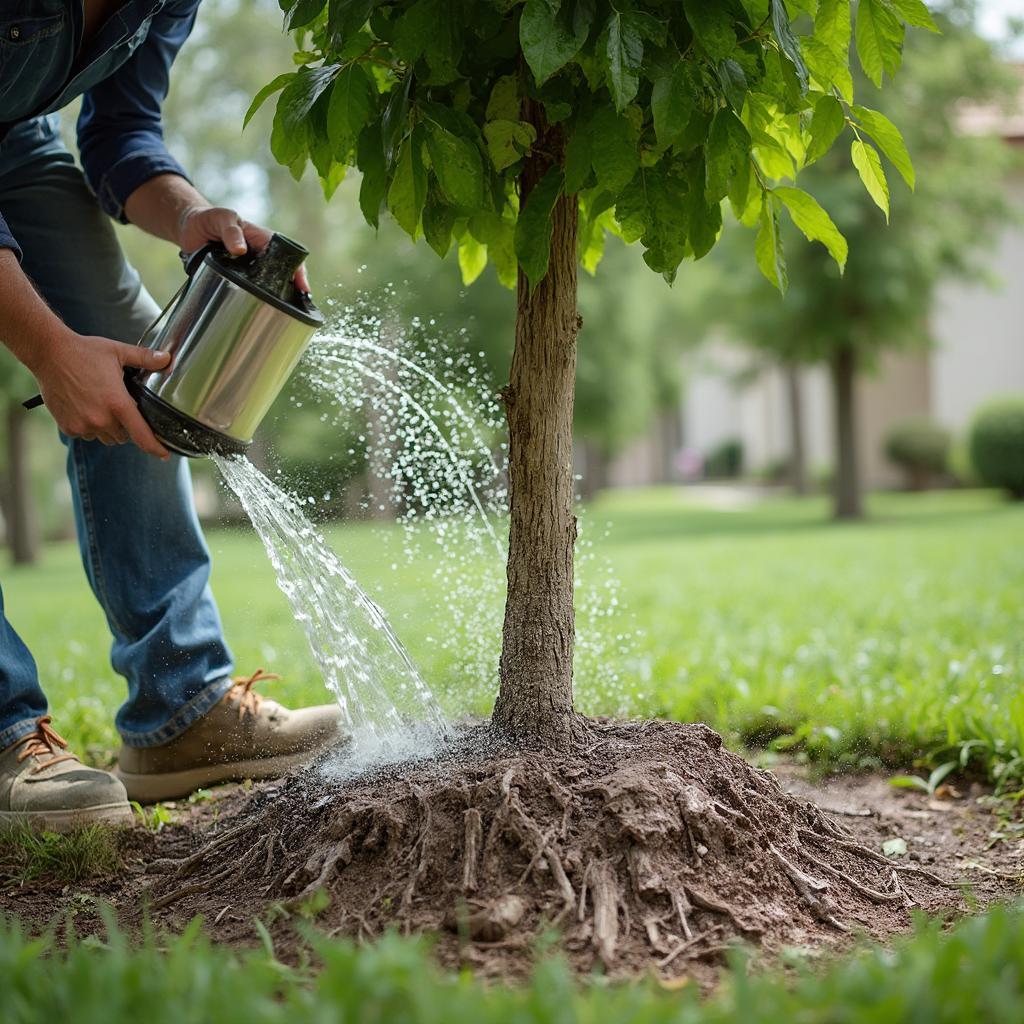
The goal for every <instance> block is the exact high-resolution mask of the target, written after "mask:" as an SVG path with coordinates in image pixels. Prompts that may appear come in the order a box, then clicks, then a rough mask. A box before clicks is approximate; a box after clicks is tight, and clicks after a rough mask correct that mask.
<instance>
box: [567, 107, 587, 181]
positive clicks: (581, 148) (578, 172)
mask: <svg viewBox="0 0 1024 1024" xmlns="http://www.w3.org/2000/svg"><path fill="white" fill-rule="evenodd" d="M592 143H593V135H592V133H591V130H590V124H589V122H586V121H582V122H580V123H578V124H577V125H576V131H575V132H573V135H572V138H571V139H569V143H568V145H567V146H566V147H565V194H566V195H568V196H571V195H575V194H576V193H577V192H579V190H580V189H581V188H583V186H584V185H585V184H586V181H587V178H589V177H590V172H591V169H592V159H593V154H592Z"/></svg>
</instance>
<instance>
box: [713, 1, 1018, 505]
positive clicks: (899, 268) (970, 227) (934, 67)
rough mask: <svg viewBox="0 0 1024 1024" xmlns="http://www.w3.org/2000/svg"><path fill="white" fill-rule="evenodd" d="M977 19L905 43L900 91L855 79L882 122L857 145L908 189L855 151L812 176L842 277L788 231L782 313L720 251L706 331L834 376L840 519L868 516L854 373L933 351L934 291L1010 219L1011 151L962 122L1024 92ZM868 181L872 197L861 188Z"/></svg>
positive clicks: (866, 125)
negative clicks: (883, 158) (725, 332)
mask: <svg viewBox="0 0 1024 1024" xmlns="http://www.w3.org/2000/svg"><path fill="white" fill-rule="evenodd" d="M975 7H976V5H975V4H974V3H963V2H961V3H956V4H954V5H952V6H951V7H950V8H949V9H948V11H947V12H946V13H944V14H943V15H940V16H939V21H940V25H941V29H942V34H941V35H928V34H924V33H918V34H915V35H914V36H913V37H912V38H911V39H910V40H908V44H907V48H906V54H905V57H904V66H903V69H902V71H901V72H900V75H899V77H898V78H897V80H896V81H895V82H894V83H893V84H892V85H891V86H887V87H886V88H885V89H884V90H879V89H878V88H877V76H874V77H875V79H876V81H868V80H867V78H866V77H862V76H858V78H857V92H858V96H861V97H863V100H862V102H864V103H866V104H869V105H870V106H872V107H877V108H878V109H879V111H880V113H867V112H863V111H862V110H861V108H859V107H853V108H852V113H853V116H854V117H855V118H856V119H858V120H860V122H861V124H862V126H863V127H862V128H861V129H859V130H858V134H859V135H861V136H863V135H865V134H868V133H870V134H873V135H874V136H875V138H876V139H877V141H878V142H879V145H881V146H884V147H885V148H886V152H887V153H889V155H890V156H891V157H892V158H893V166H895V168H896V169H897V170H898V171H899V173H900V176H901V177H902V178H903V179H904V183H903V184H896V185H895V186H894V187H893V188H892V189H891V191H890V188H889V184H888V182H887V181H886V180H885V178H884V177H882V176H881V173H880V172H881V165H880V164H878V163H877V162H876V160H875V158H874V157H871V155H870V151H869V150H867V149H866V148H862V147H861V146H860V145H858V143H856V142H855V143H854V145H853V147H852V149H851V150H849V151H848V150H846V149H840V148H838V147H837V148H836V149H835V150H834V151H832V152H830V153H828V154H827V155H825V156H823V157H822V159H821V160H820V161H818V162H817V164H816V165H815V166H814V167H813V168H810V169H809V170H808V171H807V175H806V178H805V181H806V182H807V183H808V187H809V188H811V189H812V190H813V191H814V193H815V195H817V196H818V197H819V198H821V199H822V200H823V202H824V203H825V204H826V205H827V206H828V208H829V210H830V211H831V212H832V214H833V216H834V218H835V221H836V223H837V225H838V226H839V229H840V230H841V231H842V232H843V234H844V236H845V237H846V238H847V239H848V240H849V243H850V256H849V259H848V261H847V264H846V270H845V272H844V273H843V274H840V273H838V271H837V269H836V266H835V264H834V263H832V262H831V261H829V260H828V259H827V258H823V253H822V252H821V250H820V247H817V246H813V245H810V244H808V243H807V242H805V241H804V240H803V239H801V238H800V237H799V236H798V233H797V232H795V231H792V230H788V229H784V231H783V235H784V237H785V239H786V246H787V251H788V253H789V280H790V288H789V290H788V292H787V294H786V297H785V300H784V301H779V300H778V298H777V297H776V296H773V295H772V294H771V292H772V289H771V288H770V287H768V286H767V285H766V284H765V282H764V280H763V279H761V278H760V277H759V276H758V275H757V274H753V273H750V272H748V271H747V269H746V261H745V259H744V255H745V254H744V252H743V245H742V239H739V238H733V239H730V240H729V244H727V245H723V246H722V253H721V255H722V257H723V261H724V263H725V265H726V267H727V272H726V273H725V274H724V275H723V282H724V289H725V294H723V295H720V296H718V297H717V298H716V301H715V303H714V307H713V309H712V310H710V312H709V319H711V320H718V321H720V322H724V323H726V324H727V325H729V326H730V327H731V329H732V331H733V333H734V334H735V335H736V337H737V338H738V339H740V340H743V341H746V342H749V343H751V344H753V345H754V346H755V347H756V348H757V349H758V350H760V351H765V352H767V353H769V354H770V355H771V356H772V357H773V358H775V359H776V360H777V361H778V362H779V364H780V365H781V366H782V367H783V368H784V369H785V371H786V372H787V376H789V377H793V376H794V373H793V370H794V368H795V367H797V366H799V365H802V364H809V363H825V364H826V365H827V366H828V368H829V373H830V378H831V386H832V401H833V410H834V419H835V427H834V430H835V457H834V462H835V472H834V514H835V516H836V518H839V519H857V518H860V517H862V516H863V514H864V504H863V497H862V485H861V479H860V473H859V468H858V452H857V436H858V435H857V427H856V410H855V380H856V375H857V374H858V373H859V372H863V371H870V370H871V369H872V368H873V367H874V366H875V365H876V363H877V360H878V357H879V355H880V354H881V353H883V352H885V351H889V350H894V349H896V350H898V349H905V348H911V347H915V346H917V347H921V346H927V345H930V344H931V343H932V335H931V331H930V326H929V316H930V313H931V311H932V309H933V308H934V303H935V292H936V288H937V286H938V285H939V283H940V282H941V281H942V280H943V279H945V278H947V277H950V276H961V277H978V276H979V275H981V274H983V273H984V270H985V267H984V262H983V260H984V257H985V255H986V253H987V252H988V251H990V243H991V238H992V234H993V233H994V232H995V231H996V230H997V228H998V226H999V224H1000V223H1001V222H1003V220H1004V219H1005V218H1006V217H1007V216H1009V215H1010V210H1009V207H1008V203H1007V200H1006V198H1005V190H1004V188H1003V187H1002V182H1003V180H1004V176H1005V174H1006V172H1007V170H1008V165H1009V161H1010V160H1011V158H1012V155H1011V153H1010V151H1009V148H1008V147H1007V146H1006V145H1005V144H1004V143H1003V142H1002V141H1001V140H999V139H997V138H988V137H971V136H965V135H964V134H963V133H962V131H961V130H960V129H959V127H958V123H957V108H958V106H959V105H960V104H962V103H963V102H964V101H965V100H969V101H974V102H981V103H993V102H999V101H1000V100H1003V99H1005V100H1009V99H1010V98H1011V97H1012V96H1013V94H1014V90H1015V88H1016V86H1017V83H1016V81H1015V76H1013V74H1012V72H1011V71H1010V69H1009V68H1008V67H1007V66H1006V65H1005V64H1004V63H1003V62H1002V61H1001V60H1000V59H999V56H998V54H997V53H996V52H995V50H994V48H993V46H992V44H991V43H989V42H987V41H985V40H983V39H982V38H980V37H979V36H978V35H977V34H976V33H975V31H974V29H973V27H972V25H973V17H974V11H975ZM876 70H877V69H876ZM881 112H884V113H881ZM834 113H835V114H836V117H837V121H836V123H837V124H838V123H839V122H838V110H837V109H834ZM892 121H895V122H897V123H898V124H900V125H901V126H904V131H905V135H906V141H907V148H908V149H909V153H910V155H911V156H913V159H914V162H915V163H916V164H917V165H918V166H919V167H922V168H925V169H926V173H924V174H923V175H922V176H921V177H920V178H918V179H916V180H915V176H914V174H913V170H912V168H911V167H910V163H909V158H908V156H907V154H906V153H905V152H904V151H903V149H902V147H894V146H893V145H892V143H893V141H894V137H893V136H892V135H891V127H890V125H891V122H892ZM865 178H866V179H867V183H868V185H869V189H868V191H865V189H864V188H862V187H861V183H862V179H865ZM911 189H914V193H913V195H912V194H911ZM798 401H799V399H797V402H798Z"/></svg>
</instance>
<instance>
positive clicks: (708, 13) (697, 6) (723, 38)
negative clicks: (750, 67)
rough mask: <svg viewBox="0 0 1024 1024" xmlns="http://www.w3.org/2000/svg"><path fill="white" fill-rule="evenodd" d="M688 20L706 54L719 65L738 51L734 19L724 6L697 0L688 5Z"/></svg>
mask: <svg viewBox="0 0 1024 1024" xmlns="http://www.w3.org/2000/svg"><path fill="white" fill-rule="evenodd" d="M686 20H687V21H688V22H689V23H690V28H692V29H693V34H694V35H695V36H696V37H697V42H698V43H700V45H701V47H703V49H704V52H705V53H706V54H707V55H708V56H709V57H710V58H711V60H712V61H713V62H714V63H715V64H717V63H718V62H719V61H720V60H725V59H726V57H729V56H731V55H732V52H733V50H735V49H736V33H735V32H734V31H733V27H732V17H731V16H730V15H729V13H728V10H727V8H726V6H725V5H724V4H718V3H709V2H708V0H696V2H690V3H688V4H687V5H686Z"/></svg>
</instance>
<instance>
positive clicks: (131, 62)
mask: <svg viewBox="0 0 1024 1024" xmlns="http://www.w3.org/2000/svg"><path fill="white" fill-rule="evenodd" d="M198 6H199V0H127V2H126V3H124V4H123V5H122V6H121V7H120V9H118V10H117V11H115V12H114V14H112V15H111V17H110V18H109V19H108V20H107V22H106V23H105V24H103V25H102V26H101V27H100V28H99V30H98V31H97V32H96V34H95V35H94V36H93V38H92V40H91V41H90V42H89V43H88V45H87V46H86V47H85V48H84V49H82V48H81V39H82V34H83V27H84V15H83V10H82V0H22V2H19V3H17V4H14V3H6V2H5V3H3V4H2V5H0V140H2V139H3V138H4V136H6V135H7V134H8V133H9V132H10V131H11V129H12V128H14V127H15V126H16V125H17V124H20V123H22V122H24V121H27V120H30V119H32V118H35V117H39V116H42V115H44V114H49V113H52V112H53V111H55V110H59V109H60V108H61V107H63V106H66V105H67V104H68V103H70V102H71V101H72V100H73V99H75V98H76V97H77V96H83V97H84V98H83V100H82V112H81V114H80V115H79V118H78V148H79V153H80V156H81V161H82V169H83V170H84V171H85V176H86V179H87V180H88V182H89V185H90V187H91V188H92V190H93V191H94V192H95V193H96V195H97V197H98V198H99V201H100V204H101V205H102V206H103V209H104V210H106V212H107V213H109V214H110V215H111V216H112V217H115V218H117V219H118V220H121V221H122V222H123V221H125V220H126V218H125V216H124V204H125V200H126V199H127V198H128V196H130V195H131V194H132V192H134V191H135V189H137V188H138V187H139V186H140V185H141V184H143V183H144V182H146V181H148V180H149V179H150V178H152V177H155V176H156V175H158V174H166V173H171V174H179V175H181V176H182V177H187V175H186V174H185V171H184V170H183V169H182V167H181V165H180V164H179V163H178V162H177V160H175V159H174V157H172V156H171V155H170V153H168V152H167V148H166V147H165V146H164V139H163V124H162V123H161V118H160V105H161V104H162V103H163V100H164V97H165V96H166V95H167V87H168V76H169V72H170V67H171V63H172V62H173V60H174V58H175V56H176V55H177V53H178V50H179V49H180V48H181V45H182V43H184V42H185V40H186V38H188V34H189V33H190V32H191V31H192V26H193V24H194V23H195V17H196V9H197V8H198ZM80 50H81V52H79V51H80ZM0 248H8V249H13V250H14V251H15V252H16V253H17V254H18V256H19V258H20V256H21V250H20V248H19V247H18V243H17V242H16V240H15V239H14V236H13V235H12V234H11V232H10V230H9V228H8V227H7V224H6V222H5V221H4V219H3V211H2V210H0Z"/></svg>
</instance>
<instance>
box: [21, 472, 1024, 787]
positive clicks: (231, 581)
mask: <svg viewBox="0 0 1024 1024" xmlns="http://www.w3.org/2000/svg"><path fill="white" fill-rule="evenodd" d="M870 508H871V513H872V518H871V521H870V522H868V523H865V524H857V525H850V526H838V525H835V524H832V523H830V522H828V520H827V508H826V503H825V501H824V500H823V499H820V500H819V499H807V500H802V501H795V500H778V501H771V502H768V503H765V504H763V505H759V506H756V507H753V508H745V509H742V510H738V511H715V510H711V509H707V508H704V507H700V506H698V505H696V504H694V503H692V502H691V501H689V500H688V499H687V497H686V494H685V492H683V491H680V490H678V489H658V490H652V491H645V492H632V493H614V494H611V495H608V496H606V497H605V498H604V499H602V500H601V501H599V502H598V503H597V504H596V505H594V506H593V507H591V508H590V509H588V510H587V512H586V515H585V517H584V536H585V537H587V536H590V537H594V538H596V539H595V540H594V548H595V550H596V551H597V553H598V559H599V560H600V559H605V560H607V562H608V564H609V565H610V567H611V569H612V570H613V574H614V575H615V576H616V577H617V578H618V579H619V580H620V595H619V596H620V601H621V606H620V607H619V608H618V609H609V611H610V614H608V615H607V616H606V617H599V618H594V617H593V616H587V615H584V616H581V624H582V626H583V628H584V629H585V630H587V632H588V634H589V638H590V642H588V643H587V644H586V645H585V649H584V651H583V654H582V656H581V658H580V667H579V671H578V680H577V691H578V698H579V702H580V704H581V706H582V707H584V708H585V709H586V710H588V711H591V712H611V713H614V712H619V711H623V710H624V711H627V712H629V713H631V714H642V715H652V714H660V715H668V716H671V717H676V718H682V719H690V718H700V719H704V720H706V721H708V722H710V723H711V724H712V725H714V726H715V727H716V728H719V729H721V730H722V731H724V732H725V733H726V734H727V735H728V736H729V738H730V740H731V741H732V742H733V743H741V742H742V743H758V742H761V743H764V742H768V741H772V740H774V741H775V742H776V743H777V744H780V743H781V744H783V745H784V744H790V745H795V746H797V747H799V748H800V749H803V750H806V751H808V753H809V754H810V755H812V756H814V757H816V758H818V759H819V760H822V761H823V762H824V763H826V764H840V765H867V766H870V765H876V764H885V765H887V766H900V767H908V766H910V764H911V763H912V762H913V761H914V760H915V759H919V760H922V761H931V762H937V760H946V759H949V757H950V756H956V755H958V754H959V751H960V749H961V747H962V745H963V744H970V746H968V747H967V748H966V753H965V759H970V760H973V761H974V762H975V763H976V764H977V765H979V766H983V767H984V768H985V769H987V770H989V771H991V772H994V773H996V774H997V775H998V774H1000V773H1001V774H1002V779H1003V782H1004V783H1006V784H1007V785H1009V784H1011V783H1012V784H1014V785H1016V783H1017V781H1019V779H1020V778H1021V776H1022V775H1024V771H1022V763H1021V761H1020V753H1021V752H1022V751H1024V687H1022V685H1021V673H1022V669H1024V601H1022V600H1021V595H1022V593H1024V506H1020V505H1016V506H1014V505H1011V504H1008V503H1006V502H1005V501H1003V500H1002V499H1001V498H999V497H998V496H996V495H994V494H991V493H987V492H958V493H937V494H930V495H879V496H876V497H874V498H873V499H872V501H871V503H870ZM605 523H608V524H609V526H608V530H607V536H606V537H605V536H603V534H604V532H605V529H604V524H605ZM329 535H330V538H331V541H332V543H333V544H334V546H335V547H336V548H337V550H338V551H339V552H340V553H341V554H342V556H343V558H344V559H345V561H346V562H347V563H348V564H349V566H350V567H351V568H352V570H353V571H354V572H355V574H356V576H357V577H358V578H359V579H360V580H361V581H362V582H363V584H364V585H365V586H366V587H367V588H368V589H369V591H370V592H371V593H372V594H373V595H374V596H375V597H377V599H378V600H379V601H380V602H381V604H382V605H383V607H384V608H385V609H386V611H387V612H388V614H389V615H390V616H391V618H392V620H393V621H394V622H395V624H396V627H397V629H398V631H399V633H400V634H401V636H402V637H403V639H404V640H405V641H406V643H407V644H408V646H409V648H410V650H411V652H412V654H413V656H414V657H415V658H416V660H417V661H418V662H419V664H420V665H421V667H422V668H423V671H424V674H425V675H426V677H427V678H428V679H429V680H430V681H431V683H432V684H434V685H435V687H436V688H437V689H438V690H439V691H440V692H441V693H442V695H443V697H444V700H445V703H446V704H447V706H448V707H449V708H450V709H452V710H474V711H477V712H485V711H486V710H487V706H488V701H489V699H490V697H491V695H492V694H493V692H494V687H495V681H494V676H493V661H491V662H490V663H489V664H490V668H489V670H488V672H487V673H485V672H480V673H477V675H478V676H479V677H478V678H470V677H469V674H467V672H466V669H465V667H464V665H463V664H462V663H461V662H460V660H459V656H458V652H459V648H460V647H461V646H462V645H463V644H464V643H468V642H469V641H470V640H472V639H473V637H471V636H468V635H462V634H461V633H460V627H459V626H458V625H457V624H456V623H455V619H454V617H453V610H454V611H455V612H459V611H463V612H466V611H467V608H468V606H475V605H476V604H483V605H485V606H487V608H488V610H489V613H490V620H489V621H490V622H491V623H493V624H494V628H492V629H489V633H490V635H489V636H488V637H486V644H487V645H489V647H490V648H491V649H492V650H496V643H497V623H498V622H500V619H499V618H498V611H499V609H498V604H497V602H498V594H497V591H496V589H495V588H494V587H493V586H491V587H489V588H487V589H486V593H484V594H483V596H481V594H480V592H479V591H474V590H473V588H472V587H471V586H465V587H462V586H459V585H453V583H452V581H451V580H449V581H447V582H445V581H444V580H442V579H439V578H437V577H436V576H435V575H433V574H432V568H434V567H435V566H436V562H433V561H431V560H430V558H429V557H428V556H427V554H421V555H419V556H417V557H415V558H414V559H413V560H412V561H406V560H405V558H404V555H403V553H402V548H401V543H400V540H399V538H398V535H397V531H395V530H394V528H390V527H380V526H373V525H369V524H355V525H348V526H336V527H332V528H331V529H330V531H329ZM209 538H210V544H211V547H212V549H213V551H214V555H215V559H216V569H215V576H214V586H215V589H216V592H217V594H218V596H219V601H220V606H221V610H222V613H223V616H224V620H225V625H226V630H227V634H228V637H229V639H230V641H231V643H232V645H233V646H234V649H235V652H236V655H237V658H238V663H239V666H240V668H245V669H251V668H255V667H256V666H257V665H263V666H264V667H266V668H267V669H269V670H273V671H278V672H281V673H283V674H284V675H285V676H286V677H287V678H286V680H285V681H284V682H283V683H282V684H273V685H274V692H275V694H277V695H280V696H281V698H282V699H284V700H291V701H306V702H308V701H318V700H323V699H324V696H325V693H324V690H323V687H322V684H321V683H320V680H319V676H318V675H317V673H316V670H315V668H314V665H313V662H312V659H311V657H310V655H309V652H308V649H307V648H306V645H305V640H304V638H303V636H302V634H301V632H300V630H299V628H298V627H297V626H296V625H295V623H294V622H293V620H292V618H291V615H290V612H289V609H288V607H287V604H286V602H285V600H284V598H283V597H282V596H281V594H280V593H279V592H278V591H277V588H276V586H275V583H274V579H273V574H272V572H271V569H270V566H269V564H268V563H267V560H266V558H265V556H264V554H263V551H262V549H261V548H260V546H259V544H258V542H257V541H256V540H255V539H254V538H253V537H252V535H251V534H250V533H248V532H245V531H228V530H214V531H211V533H210V535H209ZM452 544H453V546H455V547H458V536H457V535H456V536H455V537H454V538H453V541H452ZM500 573H501V567H500V565H498V563H497V561H491V562H490V563H487V564H484V563H482V562H479V561H478V560H475V559H473V558H469V557H466V559H465V561H464V562H463V564H462V565H461V566H460V567H459V568H458V570H457V575H459V576H461V577H462V578H463V579H465V580H468V581H470V582H472V580H473V578H474V577H476V576H477V575H478V574H479V576H481V577H484V576H486V577H488V578H490V579H496V578H500ZM585 575H586V576H587V577H588V578H590V579H592V580H601V579H603V575H602V573H601V571H599V570H598V569H597V568H596V567H595V564H594V563H591V564H590V565H589V566H588V567H587V568H586V570H585ZM3 579H4V593H5V599H6V605H7V609H8V614H9V615H10V618H11V620H12V622H13V623H14V624H15V626H16V627H17V628H18V629H19V630H20V631H21V632H22V635H23V636H24V637H25V639H26V640H27V641H28V642H29V644H30V645H31V646H32V648H33V650H34V651H35V653H36V655H37V657H38V659H39V663H40V671H41V673H42V676H43V678H44V680H45V686H46V689H47V691H48V693H49V695H50V699H51V704H52V707H53V712H54V716H55V724H56V725H57V727H58V729H60V730H61V731H62V732H65V733H66V734H67V735H68V737H69V738H70V739H71V740H72V742H73V743H74V744H75V745H76V746H77V747H78V748H79V749H86V750H87V751H88V752H89V753H90V755H91V756H92V757H93V758H94V759H96V760H98V761H102V760H104V758H106V757H109V753H110V751H111V750H112V748H113V747H114V745H115V744H116V737H115V735H114V732H113V727H112V724H111V720H112V717H113V713H114V711H115V710H116V707H117V705H118V703H119V702H120V700H121V699H122V694H123V688H122V684H121V682H120V680H118V679H117V678H116V677H115V676H114V675H113V673H112V672H111V670H110V668H109V666H108V663H107V649H108V646H109V640H108V636H107V631H106V626H105V623H104V620H103V617H102V615H101V614H100V612H99V611H98V609H97V608H96V606H95V604H94V602H93V601H92V598H91V595H90V594H89V592H88V589H87V586H86V584H85V581H84V578H83V576H82V573H81V569H80V567H79V564H78V556H77V550H76V549H75V548H74V546H73V545H71V544H65V545H59V546H53V547H50V548H49V549H47V551H46V554H45V559H44V562H43V564H42V565H41V566H38V567H34V568H31V569H28V570H13V569H7V570H5V572H4V577H3ZM469 610H472V609H469ZM466 632H467V633H468V632H469V631H468V630H467V631H466ZM629 634H636V635H634V636H633V637H632V638H629ZM619 636H623V637H625V639H622V640H619V639H617V638H618V637H619ZM477 639H479V638H477ZM439 641H447V643H444V642H439ZM595 641H600V642H595ZM951 751H952V752H953V754H952V755H951V753H950V752H951Z"/></svg>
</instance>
